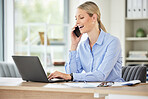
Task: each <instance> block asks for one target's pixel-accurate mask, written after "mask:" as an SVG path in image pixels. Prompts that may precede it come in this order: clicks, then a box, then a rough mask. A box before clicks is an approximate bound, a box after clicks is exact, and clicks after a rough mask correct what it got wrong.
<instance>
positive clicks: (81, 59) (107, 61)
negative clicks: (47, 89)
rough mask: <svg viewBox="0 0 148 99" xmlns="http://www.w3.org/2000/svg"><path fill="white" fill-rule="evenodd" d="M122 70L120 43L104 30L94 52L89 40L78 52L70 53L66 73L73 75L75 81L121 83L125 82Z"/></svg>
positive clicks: (84, 42)
mask: <svg viewBox="0 0 148 99" xmlns="http://www.w3.org/2000/svg"><path fill="white" fill-rule="evenodd" d="M121 70H122V57H121V45H120V41H119V39H118V38H116V37H114V36H112V35H110V34H109V33H105V32H104V31H103V30H101V32H100V35H99V37H98V40H97V41H96V43H95V44H94V46H93V47H92V50H91V48H90V45H89V38H87V39H86V40H85V41H83V42H81V44H80V45H79V47H78V48H77V50H76V51H70V52H69V61H68V62H67V63H66V65H65V71H66V73H67V74H70V73H73V81H115V82H121V81H124V80H123V79H122V78H121ZM82 71H85V72H82Z"/></svg>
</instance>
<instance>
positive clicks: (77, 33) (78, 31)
mask: <svg viewBox="0 0 148 99" xmlns="http://www.w3.org/2000/svg"><path fill="white" fill-rule="evenodd" d="M73 32H74V34H75V35H76V36H77V37H79V36H80V35H81V33H80V30H79V27H78V26H77V27H76V28H75V30H74V31H73Z"/></svg>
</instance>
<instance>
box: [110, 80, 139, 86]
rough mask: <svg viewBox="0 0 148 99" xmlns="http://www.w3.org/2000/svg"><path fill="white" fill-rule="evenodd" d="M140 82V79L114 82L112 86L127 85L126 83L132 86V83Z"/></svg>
mask: <svg viewBox="0 0 148 99" xmlns="http://www.w3.org/2000/svg"><path fill="white" fill-rule="evenodd" d="M139 83H141V81H140V80H132V81H128V82H114V84H113V85H112V86H125V85H128V86H132V85H135V84H139Z"/></svg>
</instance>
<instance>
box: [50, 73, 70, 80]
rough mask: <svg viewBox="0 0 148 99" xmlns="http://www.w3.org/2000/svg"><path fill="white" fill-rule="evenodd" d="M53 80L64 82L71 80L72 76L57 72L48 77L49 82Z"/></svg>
mask: <svg viewBox="0 0 148 99" xmlns="http://www.w3.org/2000/svg"><path fill="white" fill-rule="evenodd" d="M53 78H61V79H64V80H71V76H70V74H65V73H61V72H59V71H55V72H54V73H51V74H50V75H49V76H48V79H49V80H51V79H53Z"/></svg>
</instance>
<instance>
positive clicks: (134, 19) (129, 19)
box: [125, 18, 148, 21]
mask: <svg viewBox="0 0 148 99" xmlns="http://www.w3.org/2000/svg"><path fill="white" fill-rule="evenodd" d="M125 20H128V21H136V20H137V21H138V20H148V18H125Z"/></svg>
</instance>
